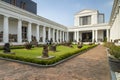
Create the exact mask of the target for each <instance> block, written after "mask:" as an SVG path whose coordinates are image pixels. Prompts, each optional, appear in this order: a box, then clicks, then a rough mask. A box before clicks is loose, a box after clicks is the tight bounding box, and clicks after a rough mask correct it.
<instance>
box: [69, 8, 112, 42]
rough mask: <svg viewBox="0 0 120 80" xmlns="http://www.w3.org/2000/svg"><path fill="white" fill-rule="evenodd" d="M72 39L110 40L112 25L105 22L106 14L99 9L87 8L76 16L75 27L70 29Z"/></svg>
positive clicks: (88, 40)
mask: <svg viewBox="0 0 120 80" xmlns="http://www.w3.org/2000/svg"><path fill="white" fill-rule="evenodd" d="M68 31H69V32H70V35H69V38H70V40H72V41H77V42H79V41H82V42H103V41H104V40H105V39H107V41H109V37H110V26H109V25H108V23H104V14H102V13H99V12H98V11H97V10H89V9H85V10H82V11H80V12H78V13H77V14H75V16H74V27H71V28H69V29H68Z"/></svg>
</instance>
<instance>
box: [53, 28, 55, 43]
mask: <svg viewBox="0 0 120 80" xmlns="http://www.w3.org/2000/svg"><path fill="white" fill-rule="evenodd" d="M53 42H55V29H53Z"/></svg>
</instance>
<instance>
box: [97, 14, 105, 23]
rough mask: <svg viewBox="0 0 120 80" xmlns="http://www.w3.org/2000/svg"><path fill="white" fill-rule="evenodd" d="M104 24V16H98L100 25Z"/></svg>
mask: <svg viewBox="0 0 120 80" xmlns="http://www.w3.org/2000/svg"><path fill="white" fill-rule="evenodd" d="M100 23H104V14H99V15H98V24H100Z"/></svg>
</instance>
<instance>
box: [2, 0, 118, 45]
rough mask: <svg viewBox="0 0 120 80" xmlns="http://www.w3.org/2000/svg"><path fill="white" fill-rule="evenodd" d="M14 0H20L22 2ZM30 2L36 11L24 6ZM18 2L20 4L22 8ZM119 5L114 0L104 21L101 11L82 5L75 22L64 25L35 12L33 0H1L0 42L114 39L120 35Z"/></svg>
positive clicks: (43, 42) (97, 40) (101, 40)
mask: <svg viewBox="0 0 120 80" xmlns="http://www.w3.org/2000/svg"><path fill="white" fill-rule="evenodd" d="M10 1H12V2H10ZM16 1H21V2H22V3H23V4H22V3H21V2H16ZM29 2H30V3H31V4H33V6H34V7H33V8H34V9H35V11H32V10H29V9H27V6H28V5H27V4H29ZM14 3H15V4H14ZM20 3H21V4H22V5H23V6H22V7H21V8H22V9H21V8H20ZM11 4H12V5H11ZM24 4H25V6H24ZM119 6H120V0H114V5H113V10H112V13H111V18H110V22H109V23H105V20H104V14H103V13H99V11H97V10H90V9H84V10H82V11H80V12H78V13H76V14H75V16H74V26H72V27H67V26H64V25H61V24H59V23H56V22H54V21H51V20H49V19H46V18H44V17H41V16H38V15H37V14H36V12H37V11H36V9H37V8H36V3H34V2H33V1H31V0H0V45H4V43H8V42H10V43H12V44H13V45H22V44H24V42H27V41H29V42H31V41H37V42H38V43H39V44H45V43H46V41H50V40H52V41H53V43H62V42H65V41H74V42H79V41H82V42H103V41H105V40H107V41H108V42H110V41H113V42H114V40H116V39H120V32H119V31H120V27H119V24H120V22H119V21H120V13H119V10H120V7H119ZM33 13H34V14H33Z"/></svg>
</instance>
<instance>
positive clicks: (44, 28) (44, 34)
mask: <svg viewBox="0 0 120 80" xmlns="http://www.w3.org/2000/svg"><path fill="white" fill-rule="evenodd" d="M45 42H46V27H45V26H43V43H44V44H45Z"/></svg>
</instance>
